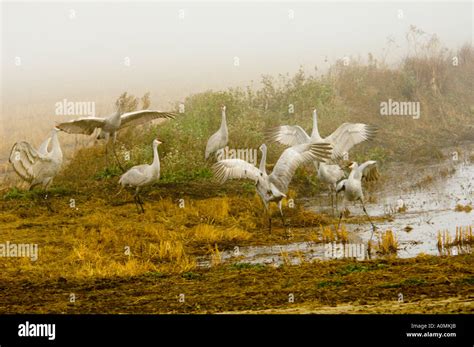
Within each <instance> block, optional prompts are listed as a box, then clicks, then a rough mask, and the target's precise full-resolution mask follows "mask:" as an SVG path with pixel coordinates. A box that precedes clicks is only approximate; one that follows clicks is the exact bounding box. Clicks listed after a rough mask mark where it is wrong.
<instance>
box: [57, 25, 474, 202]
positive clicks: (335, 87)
mask: <svg viewBox="0 0 474 347" xmlns="http://www.w3.org/2000/svg"><path fill="white" fill-rule="evenodd" d="M412 31H413V30H412ZM411 33H412V35H413V34H416V32H414V31H413V32H411ZM419 41H420V42H421V46H420V47H418V50H417V51H418V52H419V55H418V56H414V55H412V56H408V57H406V58H403V60H401V61H399V63H398V64H396V65H393V66H388V65H386V64H384V63H383V62H381V61H377V59H376V58H373V57H371V58H370V59H368V60H365V61H364V60H362V59H359V60H356V59H352V60H351V62H350V64H349V65H348V66H344V65H343V64H342V63H336V64H334V65H333V66H332V67H331V68H330V69H329V71H328V72H327V73H326V74H323V75H317V74H316V73H315V74H314V75H305V73H304V72H303V71H302V70H300V71H298V72H297V73H296V74H295V75H294V76H289V75H281V76H279V77H278V78H274V77H271V76H263V77H262V87H260V88H250V87H249V88H231V89H228V90H225V91H205V92H202V93H197V94H193V95H190V96H188V97H186V98H185V100H184V104H185V111H186V112H185V113H179V114H178V116H177V117H176V119H175V120H173V121H169V122H166V123H164V124H161V125H150V124H148V125H145V126H143V127H140V128H133V127H130V128H127V129H125V130H123V131H121V132H119V135H118V142H117V144H116V148H117V151H118V156H119V157H121V155H123V153H121V151H124V150H125V151H127V152H129V153H130V160H129V161H127V162H126V163H123V164H125V165H126V167H127V168H129V167H131V166H133V165H138V164H143V163H151V161H152V159H153V153H152V146H151V143H152V140H153V139H154V138H156V137H159V138H160V139H161V140H162V141H163V144H162V145H160V147H159V148H158V151H159V155H160V161H161V180H162V181H163V182H164V183H180V182H188V181H195V180H203V181H207V180H211V179H212V172H211V170H210V166H211V165H212V163H209V162H206V161H205V160H204V150H205V147H206V143H207V140H208V139H209V137H210V136H211V135H212V134H213V133H214V132H215V131H216V130H217V129H218V128H219V126H220V121H221V117H220V107H221V105H223V104H225V105H226V106H227V120H228V128H229V143H228V146H229V148H234V149H239V148H240V149H247V148H248V149H258V148H259V146H260V145H261V144H262V143H264V142H265V138H264V131H265V130H266V129H268V128H270V127H273V126H277V125H285V124H288V125H299V126H301V127H303V128H304V129H305V130H306V131H307V132H310V131H311V128H312V119H311V114H312V110H313V108H314V107H317V108H318V111H319V112H318V115H319V122H318V123H319V131H320V133H321V135H322V136H327V135H329V134H330V133H332V132H333V131H334V130H335V129H336V128H337V126H338V125H340V124H342V123H344V122H356V123H366V124H372V125H374V126H376V127H377V128H378V133H377V136H376V137H375V139H374V140H373V141H371V142H365V143H362V144H360V145H358V146H356V147H355V148H353V150H351V152H350V159H351V160H356V161H358V162H362V161H365V160H369V159H371V160H377V161H378V162H379V163H380V164H381V166H382V167H383V163H384V162H386V161H389V160H390V161H397V160H399V161H408V162H409V161H417V162H420V161H424V162H427V161H438V160H441V159H442V158H443V153H442V149H443V148H446V147H448V146H450V145H454V144H456V143H457V142H459V141H462V140H466V139H472V131H473V129H472V127H469V126H465V125H466V124H470V123H472V122H471V120H472V112H471V108H472V107H473V105H474V93H472V83H473V77H472V76H474V48H473V47H472V46H471V45H465V46H463V47H462V48H460V49H459V50H458V51H456V52H454V51H453V52H451V51H447V50H444V47H442V45H441V43H440V42H439V41H437V40H436V39H435V38H432V37H424V36H423V37H421V38H420V40H419ZM452 56H458V57H459V58H460V60H461V61H462V62H463V63H462V64H460V65H459V66H457V67H453V66H452V64H451V57H452ZM433 74H434V75H436V76H437V81H438V85H437V87H436V88H434V87H433V84H432V77H433V76H432V75H433ZM127 98H129V99H130V100H129V101H130V102H128V103H127V104H128V105H129V106H130V107H131V108H136V107H138V105H139V104H140V103H139V102H137V100H136V99H133V97H132V96H127ZM388 99H392V100H398V101H416V102H419V103H420V105H421V110H422V114H421V117H420V119H418V120H413V119H410V118H409V117H408V118H407V117H401V116H381V115H380V103H381V102H382V101H387V100H388ZM290 104H292V105H293V106H294V110H295V111H294V113H293V114H289V113H288V106H289V105H290ZM178 106H179V104H178V103H176V105H175V108H176V109H175V111H176V112H178V109H179V107H178ZM421 129H422V130H423V131H421ZM433 139H436V141H434V140H433ZM267 145H268V158H267V162H268V164H269V169H270V167H271V165H272V164H274V163H275V162H276V161H277V160H278V158H279V156H280V155H281V153H282V151H283V150H284V146H281V145H277V144H272V143H267ZM96 147H97V148H85V149H83V150H82V151H80V152H79V153H76V155H75V156H74V158H73V159H72V161H71V162H70V164H69V165H68V166H67V168H66V169H65V170H64V171H63V173H62V174H61V175H60V176H59V177H58V183H60V184H62V185H65V186H68V185H76V186H77V185H78V184H77V182H82V183H81V185H84V181H85V180H88V179H93V180H94V179H95V180H102V179H110V178H114V177H116V176H117V175H119V174H120V173H121V172H120V171H119V170H118V169H117V168H116V167H112V168H110V169H104V167H101V166H100V165H99V163H98V161H97V160H96V158H97V157H98V156H102V155H103V151H104V149H103V148H100V146H96ZM258 154H259V155H260V152H258ZM258 160H260V156H259V157H258ZM121 161H122V162H123V160H121ZM269 171H270V170H269ZM382 173H383V172H382ZM292 184H293V185H295V186H299V187H303V188H302V189H304V191H305V192H306V193H308V194H314V193H317V192H318V191H319V189H320V186H319V185H318V183H317V180H316V179H315V170H314V168H313V167H312V166H311V165H308V166H307V167H301V168H299V169H298V170H297V172H296V174H295V176H294V180H293V182H292ZM81 185H79V186H81ZM243 189H244V191H250V190H252V189H254V188H253V186H252V184H251V182H249V183H247V184H245V185H243ZM300 190H301V189H300Z"/></svg>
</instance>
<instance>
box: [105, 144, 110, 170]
mask: <svg viewBox="0 0 474 347" xmlns="http://www.w3.org/2000/svg"><path fill="white" fill-rule="evenodd" d="M108 147H109V143H108V142H106V143H105V168H108V167H109V160H108V156H109V148H108Z"/></svg>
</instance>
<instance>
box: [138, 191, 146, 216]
mask: <svg viewBox="0 0 474 347" xmlns="http://www.w3.org/2000/svg"><path fill="white" fill-rule="evenodd" d="M137 201H138V204H139V205H140V208H141V210H142V213H145V209H144V208H143V201H142V199H140V194H139V193H137Z"/></svg>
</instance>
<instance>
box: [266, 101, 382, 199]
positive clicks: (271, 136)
mask: <svg viewBox="0 0 474 347" xmlns="http://www.w3.org/2000/svg"><path fill="white" fill-rule="evenodd" d="M376 131H377V128H376V127H374V126H372V125H367V124H363V123H343V124H341V125H340V126H339V127H338V128H337V129H336V130H335V131H334V132H333V133H332V134H331V135H329V136H327V137H325V138H322V137H321V135H320V134H319V129H318V113H317V111H316V109H314V110H313V130H312V132H311V136H309V135H308V134H307V133H306V131H304V130H303V128H301V127H300V126H298V125H282V126H278V127H275V128H272V129H269V130H268V131H267V133H266V138H267V139H268V140H269V141H273V142H279V143H281V144H283V145H286V146H294V145H296V144H300V143H308V142H319V141H324V142H328V143H330V144H331V145H332V147H333V154H332V157H331V161H330V162H328V163H327V165H326V166H322V167H321V166H320V165H319V163H318V162H317V161H315V162H314V165H315V167H316V170H317V171H318V177H319V178H320V179H321V180H322V182H323V183H326V184H327V185H328V186H329V190H330V193H331V199H332V200H334V188H335V186H334V184H335V182H337V181H338V180H340V179H342V178H343V177H344V172H343V171H342V169H341V168H340V167H339V165H337V163H336V160H338V159H340V158H341V157H346V156H347V153H348V152H349V150H350V149H351V148H352V147H354V146H355V145H357V144H359V143H361V142H363V141H366V140H371V139H373V138H374V136H375V134H376Z"/></svg>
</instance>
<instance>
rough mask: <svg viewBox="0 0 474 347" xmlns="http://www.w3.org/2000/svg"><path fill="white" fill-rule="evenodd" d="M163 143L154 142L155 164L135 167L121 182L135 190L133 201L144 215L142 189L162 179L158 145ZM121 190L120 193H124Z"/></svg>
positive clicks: (126, 173) (123, 185)
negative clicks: (141, 197)
mask: <svg viewBox="0 0 474 347" xmlns="http://www.w3.org/2000/svg"><path fill="white" fill-rule="evenodd" d="M160 144H161V141H159V140H158V139H155V140H153V162H152V163H151V165H148V164H143V165H136V166H133V167H132V168H131V169H130V170H128V171H127V172H125V173H124V174H123V175H122V176H121V177H120V180H119V182H118V183H119V184H120V185H121V186H122V189H123V188H124V187H131V188H135V194H134V195H133V200H134V201H135V205H136V206H137V210H138V206H140V208H141V211H142V213H143V212H145V210H144V208H143V202H142V201H141V199H140V195H139V194H140V189H141V188H143V187H146V186H150V185H152V184H153V183H155V182H157V181H158V180H159V179H160V157H159V156H158V145H160ZM122 189H120V191H119V193H120V192H121V191H122Z"/></svg>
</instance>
